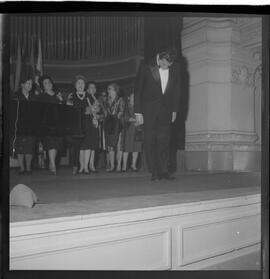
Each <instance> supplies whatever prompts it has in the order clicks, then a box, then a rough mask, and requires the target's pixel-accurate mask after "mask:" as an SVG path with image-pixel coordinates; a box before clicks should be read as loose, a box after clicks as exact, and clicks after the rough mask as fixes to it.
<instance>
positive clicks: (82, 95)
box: [76, 91, 85, 101]
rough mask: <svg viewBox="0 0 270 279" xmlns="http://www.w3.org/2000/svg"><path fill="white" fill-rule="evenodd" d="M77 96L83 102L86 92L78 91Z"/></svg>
mask: <svg viewBox="0 0 270 279" xmlns="http://www.w3.org/2000/svg"><path fill="white" fill-rule="evenodd" d="M76 95H77V97H78V98H79V99H80V100H81V101H82V100H83V99H84V97H85V92H84V91H82V92H78V91H77V92H76Z"/></svg>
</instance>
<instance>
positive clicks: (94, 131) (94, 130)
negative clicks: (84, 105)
mask: <svg viewBox="0 0 270 279" xmlns="http://www.w3.org/2000/svg"><path fill="white" fill-rule="evenodd" d="M87 98H88V100H89V102H90V104H91V106H92V112H91V123H90V135H91V137H90V149H91V150H97V149H99V147H100V136H101V135H100V128H99V121H98V118H99V111H100V105H99V102H98V100H97V99H96V97H95V96H93V95H91V94H88V95H87Z"/></svg>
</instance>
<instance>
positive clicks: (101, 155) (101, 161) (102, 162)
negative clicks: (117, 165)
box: [98, 90, 109, 169]
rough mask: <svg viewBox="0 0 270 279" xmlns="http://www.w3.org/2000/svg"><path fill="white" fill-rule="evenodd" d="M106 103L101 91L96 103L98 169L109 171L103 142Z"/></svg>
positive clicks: (104, 94)
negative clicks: (97, 103)
mask: <svg viewBox="0 0 270 279" xmlns="http://www.w3.org/2000/svg"><path fill="white" fill-rule="evenodd" d="M107 101H108V94H107V91H106V90H102V91H101V92H100V93H99V94H98V102H99V105H100V110H99V112H98V115H99V121H98V127H99V150H98V168H101V169H102V168H107V169H109V164H108V162H109V159H108V153H107V150H106V142H105V129H104V120H105V114H106V109H105V107H106V104H107Z"/></svg>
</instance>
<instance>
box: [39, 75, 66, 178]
mask: <svg viewBox="0 0 270 279" xmlns="http://www.w3.org/2000/svg"><path fill="white" fill-rule="evenodd" d="M39 84H40V87H41V90H42V93H41V94H40V95H38V100H39V102H43V103H49V104H62V103H63V97H62V94H61V93H60V92H58V93H56V92H55V87H54V83H53V81H52V79H51V77H49V76H47V75H46V76H45V75H44V76H42V77H41V78H40V81H39ZM48 109H49V108H48ZM46 114H47V117H50V118H51V119H52V118H53V119H52V121H53V122H57V121H58V119H57V113H55V110H53V109H52V108H51V109H49V110H48V111H47V113H46ZM54 134H55V132H54ZM62 144H63V139H62V137H61V136H59V135H46V136H45V137H44V138H43V148H44V150H45V151H47V152H48V157H49V170H50V171H51V173H52V174H56V164H55V159H56V156H57V153H58V152H59V150H60V149H61V148H62Z"/></svg>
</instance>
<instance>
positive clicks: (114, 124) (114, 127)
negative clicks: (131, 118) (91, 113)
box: [104, 97, 125, 151]
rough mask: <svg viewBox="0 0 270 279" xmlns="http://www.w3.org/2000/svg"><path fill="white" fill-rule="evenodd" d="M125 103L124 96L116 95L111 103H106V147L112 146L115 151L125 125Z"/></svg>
mask: <svg viewBox="0 0 270 279" xmlns="http://www.w3.org/2000/svg"><path fill="white" fill-rule="evenodd" d="M124 107H125V103H124V100H123V98H121V97H116V98H115V99H114V100H113V101H112V102H111V103H110V102H109V101H108V102H107V103H106V104H105V110H106V117H105V121H104V130H105V143H106V147H111V148H113V149H114V150H115V151H116V150H117V145H118V142H119V135H120V133H121V131H122V126H123V122H122V120H123V118H122V117H123V113H124Z"/></svg>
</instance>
